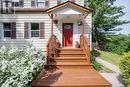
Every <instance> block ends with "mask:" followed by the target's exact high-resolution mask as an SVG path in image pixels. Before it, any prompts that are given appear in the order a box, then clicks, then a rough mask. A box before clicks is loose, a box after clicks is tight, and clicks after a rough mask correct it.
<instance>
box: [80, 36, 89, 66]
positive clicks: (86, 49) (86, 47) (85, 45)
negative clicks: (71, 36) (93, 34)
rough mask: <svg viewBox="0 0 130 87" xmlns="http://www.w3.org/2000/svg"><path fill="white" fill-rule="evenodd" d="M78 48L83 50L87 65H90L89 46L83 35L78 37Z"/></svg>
mask: <svg viewBox="0 0 130 87" xmlns="http://www.w3.org/2000/svg"><path fill="white" fill-rule="evenodd" d="M80 47H81V48H83V51H84V53H85V56H86V58H87V62H88V64H90V46H89V43H88V39H87V38H86V36H85V35H84V34H82V35H81V36H80Z"/></svg>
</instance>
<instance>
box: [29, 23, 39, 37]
mask: <svg viewBox="0 0 130 87" xmlns="http://www.w3.org/2000/svg"><path fill="white" fill-rule="evenodd" d="M31 37H39V23H31Z"/></svg>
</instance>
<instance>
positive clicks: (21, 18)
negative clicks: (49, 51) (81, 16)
mask: <svg viewBox="0 0 130 87" xmlns="http://www.w3.org/2000/svg"><path fill="white" fill-rule="evenodd" d="M83 2H84V0H76V3H79V4H80V5H83ZM55 5H57V1H56V0H50V7H52V6H55ZM24 7H25V8H26V7H31V0H25V2H24ZM3 22H16V39H7V38H2V35H3V32H2V29H3V26H2V23H3ZM24 22H44V23H45V39H40V38H30V39H24ZM65 22H66V23H67V22H68V21H59V22H58V25H59V26H57V25H55V24H54V34H55V35H56V36H57V37H58V39H59V40H60V42H61V43H62V23H65ZM69 22H71V23H73V46H74V44H75V41H79V38H80V35H81V30H82V26H78V25H77V20H72V21H70V20H69ZM69 22H68V23H69ZM91 22H92V19H91V14H89V15H88V16H87V17H86V19H85V33H86V35H87V37H88V39H89V43H90V45H91V27H92V24H91ZM50 33H51V19H50V17H49V16H48V14H47V13H29V14H25V13H24V14H23V13H22V14H0V46H3V45H4V46H7V47H10V46H18V47H20V48H23V47H26V46H27V45H28V44H29V43H32V44H33V45H34V46H36V47H37V48H42V49H43V50H46V44H47V41H48V39H49V37H50Z"/></svg>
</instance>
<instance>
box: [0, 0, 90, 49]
mask: <svg viewBox="0 0 130 87" xmlns="http://www.w3.org/2000/svg"><path fill="white" fill-rule="evenodd" d="M66 1H67V2H66ZM61 3H65V6H62V7H61V8H59V7H58V8H57V9H55V8H53V9H52V10H53V11H52V10H49V8H52V7H55V6H57V5H59V4H61ZM47 9H48V11H47ZM89 10H90V8H88V7H86V8H84V0H70V1H68V0H1V14H0V46H2V45H4V46H6V47H10V46H17V47H21V48H23V47H26V46H27V44H28V43H32V44H33V45H34V46H36V47H37V48H42V49H43V50H46V44H47V41H48V40H49V38H50V36H51V34H52V32H53V34H54V35H56V37H57V38H58V40H59V42H60V44H61V47H75V43H76V42H77V41H78V42H79V38H80V35H81V34H82V33H83V32H84V33H85V34H86V36H87V38H88V39H89V43H90V45H91V42H92V41H91V28H92V17H91V16H92V14H91V12H90V11H89ZM84 13H85V14H84ZM86 13H87V14H86ZM52 15H53V26H52V25H51V24H52V23H51V22H52ZM83 17H84V18H83ZM82 19H84V24H83V20H82ZM82 25H84V31H82V28H83V27H82ZM52 27H53V31H51V28H52ZM67 35H69V36H67ZM90 47H91V46H90Z"/></svg>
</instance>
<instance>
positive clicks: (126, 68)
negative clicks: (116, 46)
mask: <svg viewBox="0 0 130 87" xmlns="http://www.w3.org/2000/svg"><path fill="white" fill-rule="evenodd" d="M120 69H121V72H122V75H123V77H124V79H125V81H126V83H127V86H128V87H130V51H129V52H128V53H125V54H124V55H123V58H122V60H121V63H120Z"/></svg>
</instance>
